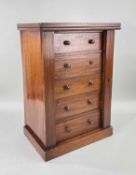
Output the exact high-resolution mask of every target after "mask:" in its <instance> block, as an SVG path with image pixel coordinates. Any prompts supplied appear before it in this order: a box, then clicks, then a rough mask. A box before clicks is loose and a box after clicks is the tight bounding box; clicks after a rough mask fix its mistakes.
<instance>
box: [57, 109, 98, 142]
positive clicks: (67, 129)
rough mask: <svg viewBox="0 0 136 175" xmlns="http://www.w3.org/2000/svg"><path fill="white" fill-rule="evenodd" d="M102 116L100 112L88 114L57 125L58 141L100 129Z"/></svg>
mask: <svg viewBox="0 0 136 175" xmlns="http://www.w3.org/2000/svg"><path fill="white" fill-rule="evenodd" d="M99 123H100V115H99V112H93V113H91V112H90V113H86V114H82V115H80V116H78V117H77V118H76V119H72V120H69V121H66V122H63V123H59V124H57V125H56V139H57V141H61V140H65V139H68V138H71V137H74V136H77V135H79V134H83V133H85V132H87V131H91V130H94V129H97V128H99V125H100V124H99Z"/></svg>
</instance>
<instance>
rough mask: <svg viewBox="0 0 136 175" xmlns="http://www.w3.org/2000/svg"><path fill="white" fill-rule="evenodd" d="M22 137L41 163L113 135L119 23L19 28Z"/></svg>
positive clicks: (43, 25) (42, 24) (55, 24)
mask: <svg viewBox="0 0 136 175" xmlns="http://www.w3.org/2000/svg"><path fill="white" fill-rule="evenodd" d="M18 29H19V30H20V35H21V47H22V58H23V77H24V108H25V112H24V114H25V126H24V133H25V135H26V137H27V138H28V139H29V140H30V142H31V143H32V144H33V146H34V147H35V149H36V150H37V151H38V152H39V154H40V155H41V156H42V157H43V158H44V160H50V159H53V158H55V157H57V156H59V155H62V154H65V153H67V152H70V151H72V150H75V149H77V148H80V147H82V146H85V145H87V144H90V143H93V142H95V141H97V140H100V139H103V138H105V137H107V136H110V135H112V127H111V124H110V120H111V95H112V68H113V50H114V31H115V30H118V29H120V24H119V23H35V24H18Z"/></svg>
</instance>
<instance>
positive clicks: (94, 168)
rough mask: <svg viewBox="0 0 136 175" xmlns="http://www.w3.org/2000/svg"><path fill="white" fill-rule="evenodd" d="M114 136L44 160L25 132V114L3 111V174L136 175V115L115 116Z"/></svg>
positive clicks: (0, 123)
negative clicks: (52, 158) (23, 128)
mask: <svg viewBox="0 0 136 175" xmlns="http://www.w3.org/2000/svg"><path fill="white" fill-rule="evenodd" d="M112 126H113V127H114V135H113V136H112V137H109V138H107V139H104V140H101V141H99V142H96V143H93V144H91V145H88V146H85V147H83V148H81V149H79V150H76V151H73V152H71V153H68V154H65V155H64V156H61V157H59V158H55V159H54V160H51V161H49V162H44V161H43V160H42V159H41V157H40V156H39V155H38V154H37V152H36V151H35V150H34V148H33V147H32V146H31V144H30V143H29V142H28V140H27V139H26V138H25V136H24V134H23V130H22V127H23V114H22V113H19V112H11V113H9V112H7V113H5V112H2V113H0V175H69V174H71V175H91V174H92V175H136V115H134V114H126V115H123V114H118V115H117V114H115V115H112Z"/></svg>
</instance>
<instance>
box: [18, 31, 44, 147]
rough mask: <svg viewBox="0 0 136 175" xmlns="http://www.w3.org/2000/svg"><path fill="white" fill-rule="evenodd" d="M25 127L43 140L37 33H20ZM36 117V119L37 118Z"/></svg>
mask: <svg viewBox="0 0 136 175" xmlns="http://www.w3.org/2000/svg"><path fill="white" fill-rule="evenodd" d="M21 46H22V62H23V78H24V110H25V125H27V126H29V127H30V128H31V129H32V130H33V132H34V133H36V135H37V136H38V137H39V139H40V140H41V141H42V142H43V143H44V144H46V139H45V99H44V94H45V91H44V90H45V89H44V88H45V86H44V68H43V62H44V61H43V59H42V55H41V38H40V33H39V32H27V31H26V32H25V31H23V32H21ZM37 116H38V117H37Z"/></svg>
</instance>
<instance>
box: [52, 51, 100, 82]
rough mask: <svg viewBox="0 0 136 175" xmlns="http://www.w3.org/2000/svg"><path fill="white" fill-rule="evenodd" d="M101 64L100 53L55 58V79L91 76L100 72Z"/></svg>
mask: <svg viewBox="0 0 136 175" xmlns="http://www.w3.org/2000/svg"><path fill="white" fill-rule="evenodd" d="M71 57H72V58H71ZM101 63H102V55H101V53H95V54H88V55H79V56H69V57H68V56H65V57H64V58H57V59H56V60H55V78H56V79H63V78H68V77H75V76H81V75H86V74H91V73H93V72H96V71H100V70H101Z"/></svg>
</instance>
